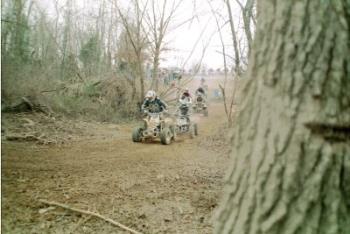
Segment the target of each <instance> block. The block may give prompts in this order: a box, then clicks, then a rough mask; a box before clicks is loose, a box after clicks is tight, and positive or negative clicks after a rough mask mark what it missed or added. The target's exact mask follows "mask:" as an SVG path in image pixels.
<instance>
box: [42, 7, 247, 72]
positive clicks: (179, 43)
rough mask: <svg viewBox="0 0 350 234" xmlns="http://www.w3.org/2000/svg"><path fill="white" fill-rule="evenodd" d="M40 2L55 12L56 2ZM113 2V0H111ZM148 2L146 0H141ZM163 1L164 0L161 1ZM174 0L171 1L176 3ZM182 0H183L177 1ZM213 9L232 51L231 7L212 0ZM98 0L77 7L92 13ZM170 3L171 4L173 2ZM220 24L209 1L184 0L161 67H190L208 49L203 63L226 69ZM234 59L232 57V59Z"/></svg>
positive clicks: (173, 25) (226, 43) (236, 8)
mask: <svg viewBox="0 0 350 234" xmlns="http://www.w3.org/2000/svg"><path fill="white" fill-rule="evenodd" d="M37 1H38V3H39V5H41V6H42V7H43V8H44V9H45V10H46V11H47V12H48V14H49V15H53V14H54V7H53V2H54V0H37ZM57 1H58V3H59V4H62V5H64V4H65V1H66V0H57ZM110 1H113V0H110ZM141 1H145V0H141ZM158 1H163V0H158ZM172 1H173V0H168V2H170V3H172ZM176 1H179V0H176ZM210 1H211V4H212V6H213V8H215V10H218V12H220V14H221V18H220V24H221V25H224V26H223V27H222V34H223V38H224V42H225V45H226V47H227V48H226V50H228V53H231V55H233V52H232V39H231V34H230V28H229V24H228V23H226V24H225V23H224V22H225V20H226V21H227V19H228V17H227V9H226V7H225V5H224V1H223V0H210ZM119 2H121V3H122V4H123V5H125V6H126V5H127V4H128V3H130V1H127V0H120V1H119ZM99 3H100V1H98V0H74V4H75V7H77V8H84V9H85V11H86V8H91V9H90V10H91V12H93V11H97V10H98V4H99ZM169 5H170V4H169ZM232 8H233V14H234V19H236V20H237V21H236V22H235V23H236V25H237V26H236V27H237V28H238V29H239V28H240V26H239V25H240V24H241V22H238V20H239V14H240V13H239V11H238V6H237V5H235V3H234V1H232ZM195 15H196V16H198V17H195V18H194V19H193V20H191V21H189V22H187V23H185V24H183V25H182V26H181V27H176V28H175V29H171V28H173V27H175V26H176V25H179V24H180V23H182V22H184V21H186V20H188V19H190V18H191V17H193V16H195ZM217 31H218V29H217V25H216V22H215V18H214V17H213V14H212V12H211V8H210V5H209V3H208V0H183V1H182V3H181V6H180V8H179V9H178V10H177V13H176V15H175V17H174V20H173V21H172V25H171V27H170V30H169V33H168V34H167V36H166V37H165V41H166V42H167V45H168V47H169V48H170V49H171V50H170V51H168V52H166V53H164V54H163V55H162V57H161V58H162V60H161V66H178V67H180V66H182V65H183V64H184V63H185V62H186V61H187V62H186V68H190V67H191V65H192V64H194V63H196V62H198V61H200V59H201V57H202V54H203V49H204V48H206V49H205V54H204V57H203V60H202V62H203V64H206V65H207V67H211V68H214V69H216V68H222V67H223V58H222V54H220V53H218V51H220V50H221V41H220V37H219V33H218V32H217ZM191 51H193V53H192V56H190V54H191ZM228 60H229V62H230V59H228Z"/></svg>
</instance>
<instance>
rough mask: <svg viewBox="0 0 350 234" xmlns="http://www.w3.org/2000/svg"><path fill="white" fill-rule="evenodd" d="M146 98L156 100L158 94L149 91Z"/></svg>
mask: <svg viewBox="0 0 350 234" xmlns="http://www.w3.org/2000/svg"><path fill="white" fill-rule="evenodd" d="M145 98H146V99H150V100H154V99H155V98H156V92H154V91H153V90H149V91H147V93H146V96H145Z"/></svg>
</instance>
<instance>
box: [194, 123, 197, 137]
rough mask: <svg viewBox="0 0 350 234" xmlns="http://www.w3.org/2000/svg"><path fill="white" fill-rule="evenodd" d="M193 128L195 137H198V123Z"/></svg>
mask: <svg viewBox="0 0 350 234" xmlns="http://www.w3.org/2000/svg"><path fill="white" fill-rule="evenodd" d="M193 128H194V135H195V136H198V126H197V124H196V123H195V124H193Z"/></svg>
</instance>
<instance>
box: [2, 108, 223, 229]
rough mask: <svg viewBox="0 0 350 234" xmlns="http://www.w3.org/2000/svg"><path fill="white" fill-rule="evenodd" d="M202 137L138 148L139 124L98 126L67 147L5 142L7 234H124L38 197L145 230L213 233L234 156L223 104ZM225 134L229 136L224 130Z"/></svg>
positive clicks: (204, 124)
mask: <svg viewBox="0 0 350 234" xmlns="http://www.w3.org/2000/svg"><path fill="white" fill-rule="evenodd" d="M194 118H195V120H196V121H197V122H198V125H199V136H198V137H197V138H195V139H190V138H189V137H188V136H182V137H180V138H179V139H178V140H177V141H176V142H174V143H172V144H171V145H168V146H164V145H161V144H160V142H159V141H158V142H157V141H156V142H149V143H133V142H132V141H131V130H132V128H133V126H134V125H135V124H123V125H110V124H100V125H96V126H95V127H94V128H91V132H93V134H90V135H89V134H88V135H89V137H82V138H75V139H74V140H73V141H72V142H70V144H63V145H39V144H37V143H35V142H29V143H28V142H9V141H3V142H2V231H3V233H127V232H125V231H123V230H122V229H120V228H118V227H115V226H112V225H110V224H108V223H106V222H104V221H101V220H99V219H96V218H91V217H88V216H86V215H79V214H77V213H73V212H70V211H67V210H64V209H61V208H53V207H52V208H49V209H46V208H48V206H47V205H44V204H42V203H40V202H39V201H38V200H39V199H46V200H50V201H56V202H60V203H64V204H67V205H69V206H72V207H76V208H80V209H84V210H90V211H94V212H98V213H100V214H102V215H104V216H106V217H109V218H111V219H114V220H116V221H118V222H121V223H122V224H125V225H127V226H129V227H131V228H133V229H135V230H138V231H140V232H143V233H181V234H183V233H200V234H204V233H211V232H212V229H213V227H212V215H213V212H214V210H215V208H216V207H217V203H218V198H219V197H220V192H221V189H222V179H223V176H224V171H225V169H226V165H227V164H228V161H229V158H228V156H227V153H226V151H227V145H226V144H224V137H223V136H221V135H220V134H221V133H220V131H219V133H218V129H219V128H222V126H223V124H224V122H225V116H224V110H223V105H222V104H221V103H212V104H211V105H210V114H209V117H203V116H200V115H197V116H194ZM221 132H222V134H224V131H222V130H221Z"/></svg>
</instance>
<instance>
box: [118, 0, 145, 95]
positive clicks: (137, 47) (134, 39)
mask: <svg viewBox="0 0 350 234" xmlns="http://www.w3.org/2000/svg"><path fill="white" fill-rule="evenodd" d="M147 4H148V1H147V2H146V4H145V5H144V6H143V8H142V9H141V7H140V4H139V2H138V1H137V0H134V1H133V8H134V11H135V18H134V19H132V20H129V19H128V18H127V17H126V16H125V14H123V13H122V11H121V10H120V8H119V7H117V11H118V14H119V16H120V18H121V20H122V24H123V26H124V29H125V31H126V35H127V36H128V40H129V41H130V43H131V45H132V49H133V52H134V53H135V56H136V60H137V68H136V69H137V75H138V79H139V81H140V102H141V101H142V100H143V98H144V93H145V84H144V71H143V67H142V66H143V61H144V60H143V56H144V52H145V49H146V47H147V44H148V39H147V35H146V34H145V33H144V31H143V26H142V25H143V23H144V20H145V11H146V9H147Z"/></svg>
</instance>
